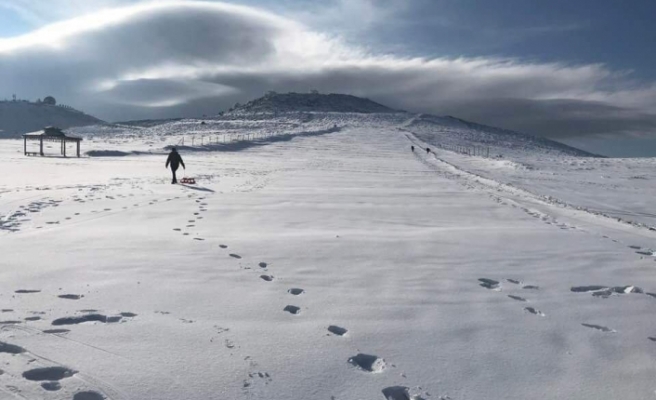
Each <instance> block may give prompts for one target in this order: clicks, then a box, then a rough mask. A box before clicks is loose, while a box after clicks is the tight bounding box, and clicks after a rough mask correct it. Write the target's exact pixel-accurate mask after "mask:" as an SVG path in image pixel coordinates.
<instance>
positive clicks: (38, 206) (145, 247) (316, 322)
mask: <svg viewBox="0 0 656 400" xmlns="http://www.w3.org/2000/svg"><path fill="white" fill-rule="evenodd" d="M404 118H405V117H403V116H401V115H391V116H389V115H388V116H385V117H382V116H380V117H377V116H375V115H371V116H367V117H366V118H358V117H356V116H352V115H350V116H349V115H347V116H341V117H337V116H334V115H333V116H323V117H320V118H319V117H317V118H312V121H309V120H307V119H304V120H298V121H293V119H291V118H290V121H287V122H288V123H289V124H290V125H286V126H285V127H283V126H282V125H281V119H276V120H272V121H266V120H261V121H259V122H254V121H246V122H244V123H243V124H242V125H243V129H241V130H242V131H244V132H246V131H249V132H257V133H260V134H262V135H264V134H265V133H266V132H269V133H271V132H273V133H280V132H292V133H295V134H297V135H296V136H286V137H284V139H285V140H278V139H276V138H268V139H261V141H260V142H257V143H251V145H248V146H246V145H244V146H237V145H234V146H224V145H222V144H215V145H210V146H206V147H204V148H203V149H204V150H205V151H190V150H191V149H187V150H186V151H184V150H183V151H181V154H182V156H183V158H184V160H185V163H186V164H187V174H188V176H193V177H195V178H196V180H197V185H189V186H182V185H171V184H170V176H169V172H168V171H167V170H165V169H164V162H165V154H166V153H165V151H163V150H162V148H163V147H164V146H165V145H170V144H176V143H178V142H179V140H180V139H181V137H182V136H185V135H192V134H195V133H190V132H195V130H197V129H201V130H206V131H209V130H212V132H211V133H207V135H208V136H209V135H221V134H226V131H225V130H231V131H230V132H228V133H227V134H230V135H233V134H237V131H238V130H239V129H240V128H239V127H235V125H234V124H233V125H232V126H227V123H226V122H225V121H217V122H212V121H207V122H206V124H205V125H202V127H200V128H199V124H198V123H195V124H192V123H191V122H189V121H174V122H170V123H168V124H167V125H165V126H160V128H156V127H150V128H143V129H140V128H130V127H125V128H120V129H119V131H120V132H111V133H110V132H105V133H103V132H91V131H89V129H91V128H86V129H87V132H78V133H80V134H83V135H88V136H87V137H91V136H93V138H92V140H86V141H85V142H83V145H82V146H83V150H84V151H89V150H95V151H101V153H96V154H104V155H112V154H113V155H120V156H114V157H83V158H81V159H75V158H70V159H62V158H55V157H52V158H50V157H46V158H40V157H24V156H23V154H22V142H20V141H13V140H11V141H10V140H6V141H2V142H0V160H1V161H0V167H2V170H3V178H2V180H0V217H1V218H2V219H1V220H0V251H1V253H2V259H1V260H2V261H1V262H0V264H1V266H0V302H1V303H2V306H1V308H2V313H1V315H0V342H2V344H0V369H1V370H2V372H3V373H2V374H0V398H1V399H5V398H6V399H14V398H17V399H25V398H27V399H76V400H89V399H92V400H95V399H101V398H106V399H162V400H168V399H171V400H173V399H175V400H179V399H217V400H218V399H267V400H274V399H280V400H283V399H284V400H289V399H326V400H330V399H335V400H352V399H362V400H369V399H381V400H382V399H386V398H387V399H392V400H405V399H415V400H418V399H453V400H456V399H462V400H465V399H522V400H523V399H595V400H596V399H602V398H608V399H619V398H621V399H649V398H656V392H655V391H656V380H655V379H654V377H655V376H656V362H655V360H656V321H655V320H654V319H653V313H654V310H656V294H654V293H656V274H655V272H656V262H654V257H653V256H651V254H652V253H651V250H650V249H649V247H650V246H654V239H656V232H654V231H650V230H649V229H648V228H646V227H644V226H638V225H635V224H629V223H626V222H625V221H618V220H617V219H616V218H614V217H615V216H616V215H618V212H627V213H632V218H634V216H635V215H638V214H640V215H639V216H640V217H641V218H646V219H639V218H638V217H637V216H636V217H635V218H636V219H639V220H640V221H641V222H642V221H644V223H645V224H648V222H649V219H648V218H649V217H648V216H646V214H648V213H649V202H650V200H651V199H652V198H653V193H652V190H653V189H652V188H650V186H649V182H650V181H651V180H653V179H654V177H655V175H654V173H653V172H652V171H651V170H650V167H651V160H609V159H594V158H585V157H576V156H573V155H566V154H560V153H559V152H558V151H555V150H554V151H551V152H549V151H546V152H545V151H544V149H543V148H534V147H531V146H532V145H530V144H528V145H526V146H524V147H522V148H520V149H516V148H515V149H513V151H509V152H508V153H507V154H505V155H504V157H503V158H502V159H484V158H480V157H470V156H464V155H460V154H455V153H451V152H448V151H443V150H437V153H430V154H427V153H426V152H425V151H420V149H417V150H416V152H415V153H414V154H413V153H412V152H411V151H410V145H411V144H414V145H415V146H422V147H424V146H426V143H430V142H431V141H433V144H432V145H434V141H436V140H438V139H437V138H435V137H431V135H430V130H426V129H425V130H422V131H421V132H418V133H417V137H415V136H413V135H412V134H411V133H410V131H412V128H413V126H412V123H411V122H408V121H405V122H404ZM185 124H187V125H193V126H194V128H191V127H190V126H185ZM220 124H223V127H219V126H218V125H220ZM335 124H337V125H338V129H332V130H331V128H333V127H334V125H335ZM400 125H402V126H403V130H400V129H398V127H399V126H400ZM107 129H109V128H107ZM146 129H149V130H150V131H148V132H141V133H140V132H137V131H139V130H142V131H143V130H146ZM222 129H223V131H222ZM98 130H99V131H100V130H101V128H98ZM312 132H315V133H316V134H312ZM158 133H159V134H158ZM279 139H280V138H279ZM186 140H188V139H186ZM185 144H188V142H187V141H185ZM56 147H57V146H56V145H55V146H53V149H49V150H50V151H53V150H57V148H56ZM195 150H201V149H195ZM133 151H137V152H140V153H137V154H135V153H132V152H133ZM92 154H94V153H92ZM622 192H623V193H622ZM545 196H552V197H551V198H546V197H545ZM609 210H612V211H613V212H614V213H610V212H608V211H609ZM595 211H604V212H605V213H606V214H609V215H610V216H604V215H602V214H601V213H597V212H595Z"/></svg>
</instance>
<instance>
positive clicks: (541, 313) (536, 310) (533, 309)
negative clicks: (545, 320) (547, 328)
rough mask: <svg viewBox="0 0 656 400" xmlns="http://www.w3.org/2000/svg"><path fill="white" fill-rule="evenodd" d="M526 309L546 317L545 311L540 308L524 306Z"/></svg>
mask: <svg viewBox="0 0 656 400" xmlns="http://www.w3.org/2000/svg"><path fill="white" fill-rule="evenodd" d="M524 310H526V311H528V312H530V313H531V314H535V315H539V316H541V317H544V313H543V312H542V311H540V310H538V309H537V308H533V307H524Z"/></svg>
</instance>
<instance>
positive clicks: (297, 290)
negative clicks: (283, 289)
mask: <svg viewBox="0 0 656 400" xmlns="http://www.w3.org/2000/svg"><path fill="white" fill-rule="evenodd" d="M287 293H290V294H293V295H294V296H298V295H299V294H303V293H305V290H303V289H300V288H291V289H289V290H288V291H287Z"/></svg>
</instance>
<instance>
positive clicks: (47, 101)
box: [43, 96, 57, 106]
mask: <svg viewBox="0 0 656 400" xmlns="http://www.w3.org/2000/svg"><path fill="white" fill-rule="evenodd" d="M43 104H48V105H50V106H56V105H57V100H55V98H54V97H52V96H46V98H45V99H43Z"/></svg>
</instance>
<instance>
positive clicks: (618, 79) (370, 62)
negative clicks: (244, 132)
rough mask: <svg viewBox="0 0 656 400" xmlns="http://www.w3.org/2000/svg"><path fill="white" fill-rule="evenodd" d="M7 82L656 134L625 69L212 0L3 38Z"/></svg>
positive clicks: (202, 104) (196, 111)
mask: <svg viewBox="0 0 656 400" xmlns="http://www.w3.org/2000/svg"><path fill="white" fill-rule="evenodd" d="M370 3H371V2H367V1H360V2H359V3H358V4H359V6H360V7H368V6H369V4H370ZM0 88H3V90H5V91H7V92H6V94H5V95H6V96H9V95H10V94H11V93H17V94H19V96H20V97H23V98H32V99H35V98H37V97H44V96H45V95H48V94H52V95H54V96H55V97H57V98H58V99H59V100H60V101H63V102H64V103H68V104H71V105H73V106H76V107H79V108H81V109H83V110H85V111H87V112H89V113H92V114H95V115H97V116H99V117H101V118H104V119H108V120H120V119H130V118H156V117H165V116H184V115H187V116H198V115H202V114H214V113H217V112H218V111H220V110H222V109H225V108H227V107H229V106H230V105H232V104H234V103H235V102H237V101H239V102H243V101H246V100H249V99H251V98H253V97H256V96H260V95H262V94H263V93H264V92H265V91H267V90H276V91H307V90H309V89H315V88H316V89H319V90H320V91H322V92H342V93H350V94H355V95H362V96H367V97H370V98H372V99H374V100H377V101H380V102H382V103H385V104H389V105H391V106H393V107H398V108H402V109H407V110H411V111H419V112H431V113H436V114H451V115H455V116H459V117H461V118H466V119H472V120H475V121H477V122H481V123H490V124H494V125H497V126H502V127H506V128H511V129H518V130H523V131H526V132H529V133H537V134H541V135H544V136H551V137H567V136H573V135H590V134H614V133H621V134H654V133H656V85H655V84H654V83H644V82H640V81H635V80H633V79H632V78H631V74H630V72H626V71H612V70H609V69H608V68H607V67H605V66H603V65H597V64H594V65H568V64H564V63H535V62H526V61H523V60H520V59H508V58H433V59H427V58H405V57H399V56H395V55H391V54H374V53H371V52H368V51H366V50H364V49H362V48H359V47H357V46H354V45H352V44H346V43H345V42H344V41H343V40H341V39H340V38H339V37H335V36H331V35H326V34H322V33H320V32H316V31H313V30H310V29H309V28H307V27H306V26H304V25H303V24H300V23H298V22H296V21H295V20H292V19H290V18H287V17H282V16H280V15H277V14H274V13H271V12H267V11H263V10H261V9H256V8H253V7H244V6H237V5H233V4H226V3H217V2H211V3H208V2H194V1H185V2H180V1H178V2H169V1H159V2H151V3H139V4H136V5H130V6H124V7H119V8H108V9H103V10H101V11H98V12H95V13H92V14H87V15H84V16H82V17H78V18H74V19H70V20H66V21H62V22H58V23H54V24H51V25H47V26H45V27H43V28H41V29H38V30H35V31H33V32H31V33H29V34H26V35H23V36H19V37H15V38H9V39H0Z"/></svg>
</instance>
